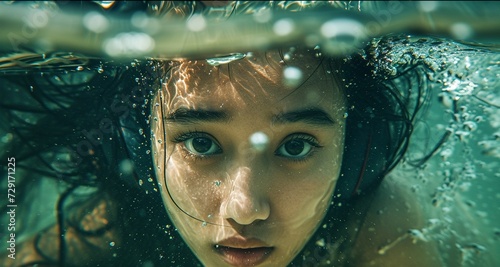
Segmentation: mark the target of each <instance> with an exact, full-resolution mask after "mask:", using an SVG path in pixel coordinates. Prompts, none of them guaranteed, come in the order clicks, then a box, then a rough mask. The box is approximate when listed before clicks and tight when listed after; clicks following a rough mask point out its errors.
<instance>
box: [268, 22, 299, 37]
mask: <svg viewBox="0 0 500 267" xmlns="http://www.w3.org/2000/svg"><path fill="white" fill-rule="evenodd" d="M294 28H295V25H294V24H293V21H292V20H291V19H280V20H278V21H276V22H275V23H274V25H273V31H274V33H276V34H277V35H279V36H285V35H288V34H290V33H291V32H292V31H293V29H294Z"/></svg>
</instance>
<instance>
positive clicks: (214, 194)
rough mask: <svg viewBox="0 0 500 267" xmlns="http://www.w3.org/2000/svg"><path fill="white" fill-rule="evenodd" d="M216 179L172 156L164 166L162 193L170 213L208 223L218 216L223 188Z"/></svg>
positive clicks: (215, 175)
mask: <svg viewBox="0 0 500 267" xmlns="http://www.w3.org/2000/svg"><path fill="white" fill-rule="evenodd" d="M217 177H218V175H217V174H215V173H214V172H213V171H210V170H199V169H196V168H192V166H191V165H190V164H188V163H186V160H185V159H184V158H183V157H182V156H180V155H174V156H172V157H171V158H170V159H169V160H168V161H167V163H166V174H165V177H164V181H163V183H164V184H165V190H168V192H164V199H165V197H167V198H168V199H165V200H169V201H167V207H168V210H169V213H170V214H171V215H172V213H178V214H180V215H181V216H184V217H189V216H187V215H190V216H193V217H195V218H196V219H199V220H201V221H207V222H211V220H212V219H213V218H214V215H215V214H218V212H219V207H220V203H221V194H222V193H221V192H222V191H223V187H224V185H222V184H221V183H219V182H218V181H219V180H221V179H218V178H217ZM170 198H171V199H170ZM185 213H187V214H185Z"/></svg>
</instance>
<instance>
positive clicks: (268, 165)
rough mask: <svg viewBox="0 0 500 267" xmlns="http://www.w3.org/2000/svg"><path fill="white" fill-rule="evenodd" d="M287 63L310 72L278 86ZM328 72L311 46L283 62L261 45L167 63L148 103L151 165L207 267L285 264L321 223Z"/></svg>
mask: <svg viewBox="0 0 500 267" xmlns="http://www.w3.org/2000/svg"><path fill="white" fill-rule="evenodd" d="M287 66H295V67H298V68H300V69H301V70H302V75H303V77H306V78H307V77H309V79H307V81H305V83H304V84H302V85H301V86H300V87H298V88H297V87H296V86H295V87H290V86H287V85H285V83H284V82H283V81H284V77H283V72H284V68H286V67H287ZM318 66H319V67H318ZM316 67H318V68H316ZM331 73H334V71H333V70H330V69H329V66H328V64H321V63H320V60H319V59H318V58H316V57H315V56H314V54H313V53H310V52H302V53H298V52H297V53H295V54H294V56H293V57H292V58H291V59H290V60H288V61H287V62H286V64H284V63H283V60H282V58H281V57H280V56H279V53H277V52H268V53H253V54H251V55H249V56H247V57H246V58H245V59H241V60H237V61H234V62H231V63H229V64H224V65H220V66H217V67H214V66H211V65H209V64H207V63H206V61H204V60H202V61H181V62H180V63H179V64H177V65H174V67H173V69H172V72H171V76H170V77H169V78H168V79H167V82H166V83H165V84H164V85H163V88H162V90H161V91H159V92H158V93H157V95H156V97H155V99H154V101H153V102H154V103H158V104H159V105H155V104H153V109H154V110H153V116H154V117H155V118H156V119H153V120H152V121H153V125H152V129H153V133H154V135H155V140H154V146H153V150H154V155H155V168H156V171H157V181H158V182H159V184H160V185H161V186H160V187H161V191H162V197H163V201H164V204H165V206H166V208H167V212H168V214H169V216H170V217H171V219H172V221H173V223H174V225H175V227H176V228H177V229H178V230H179V232H180V234H181V236H182V237H183V239H184V241H185V242H186V243H187V244H188V245H189V247H190V248H191V249H192V251H193V252H194V253H195V254H196V256H197V257H198V259H199V260H200V261H201V262H202V263H203V264H204V265H206V266H284V265H286V264H288V263H289V262H290V261H292V260H293V258H294V257H295V256H296V255H297V254H298V253H299V252H300V250H301V249H302V248H303V246H304V245H305V244H306V242H307V241H308V239H309V238H310V237H311V235H312V234H313V233H314V231H315V230H316V228H317V227H318V226H319V225H320V223H321V221H322V219H323V217H324V215H325V213H326V210H327V209H328V207H329V205H330V202H331V196H332V193H333V190H334V188H335V184H336V181H337V178H338V175H339V170H340V165H341V161H342V151H343V143H344V125H345V118H344V113H345V101H344V97H343V93H342V89H340V86H339V85H338V82H337V81H336V79H335V78H334V77H333V75H332V74H331ZM255 133H259V136H260V137H261V139H259V140H258V142H260V143H259V145H255V144H252V142H251V141H250V139H251V136H252V135H253V134H255ZM254 137H255V136H254Z"/></svg>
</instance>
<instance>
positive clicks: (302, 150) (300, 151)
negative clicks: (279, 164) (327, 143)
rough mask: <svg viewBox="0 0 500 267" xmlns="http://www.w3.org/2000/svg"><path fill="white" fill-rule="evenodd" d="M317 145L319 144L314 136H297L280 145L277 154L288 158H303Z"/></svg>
mask: <svg viewBox="0 0 500 267" xmlns="http://www.w3.org/2000/svg"><path fill="white" fill-rule="evenodd" d="M315 147H319V145H318V143H317V142H316V140H315V139H314V138H313V137H312V136H309V135H308V136H296V137H293V138H292V139H290V140H287V141H286V142H284V143H283V144H282V145H281V146H280V147H278V149H277V150H276V152H275V154H276V155H278V156H282V157H286V158H292V159H302V158H305V157H307V156H308V155H309V154H310V153H311V151H312V150H313V149H314V148H315Z"/></svg>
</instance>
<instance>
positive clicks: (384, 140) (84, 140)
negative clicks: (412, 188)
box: [0, 45, 426, 266]
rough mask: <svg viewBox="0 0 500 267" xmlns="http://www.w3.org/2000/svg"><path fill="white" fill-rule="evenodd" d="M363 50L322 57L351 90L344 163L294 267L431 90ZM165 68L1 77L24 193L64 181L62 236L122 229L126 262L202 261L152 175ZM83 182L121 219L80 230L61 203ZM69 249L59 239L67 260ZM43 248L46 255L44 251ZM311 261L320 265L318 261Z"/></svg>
mask: <svg viewBox="0 0 500 267" xmlns="http://www.w3.org/2000/svg"><path fill="white" fill-rule="evenodd" d="M366 52H367V53H366V54H355V55H352V56H350V57H348V58H346V59H325V60H328V61H329V62H330V64H332V65H331V68H332V69H338V70H340V73H339V74H338V78H339V79H340V80H341V81H342V83H343V84H344V86H345V93H346V99H347V106H348V117H347V130H346V141H345V150H344V159H343V164H342V169H341V177H340V178H339V182H338V184H337V187H336V190H335V193H334V199H333V203H332V207H331V208H330V209H329V212H328V214H327V215H326V218H325V220H324V225H325V226H326V227H320V229H319V230H318V231H317V233H316V234H315V236H314V237H313V238H312V239H311V241H310V243H309V244H308V245H307V246H306V248H305V249H304V253H303V254H302V257H301V256H298V257H297V258H296V260H295V261H294V262H293V264H294V265H302V266H303V265H304V264H306V263H311V261H312V260H311V258H310V257H307V256H304V255H307V254H308V253H309V252H310V251H311V250H312V249H315V248H316V247H317V246H316V245H315V244H314V243H315V242H316V241H317V240H319V239H320V238H321V237H325V236H329V235H332V234H333V232H334V231H335V230H334V229H336V228H335V227H334V225H336V222H338V221H342V217H341V215H339V214H341V213H340V212H339V208H338V207H339V206H343V207H346V206H348V205H349V202H350V201H353V200H355V199H356V197H357V196H359V195H363V194H364V193H365V192H370V191H373V190H374V189H375V188H376V187H377V185H378V184H379V183H380V182H381V181H382V179H383V178H384V176H385V175H386V174H387V173H388V172H389V171H390V170H391V169H392V168H393V167H394V166H395V165H396V164H397V163H398V161H399V160H400V159H401V158H402V156H403V154H404V152H405V150H406V147H407V145H408V140H409V137H410V135H411V131H412V121H413V120H414V118H415V114H416V112H417V111H418V110H419V109H420V108H421V107H422V105H423V102H422V101H423V100H425V97H423V95H424V94H425V89H426V86H425V82H424V79H423V78H422V73H421V69H420V68H419V67H418V66H413V67H409V68H408V69H406V70H402V71H401V72H399V73H400V74H398V75H393V76H391V75H388V74H387V73H377V71H376V70H377V65H376V64H378V61H377V60H378V58H377V57H376V56H374V55H379V53H382V52H383V51H381V50H380V48H377V47H376V46H373V45H370V46H368V48H367V49H366ZM48 56H50V55H48ZM54 57H61V55H54ZM82 64H83V63H82ZM166 64H167V63H165V62H157V61H138V60H134V61H132V62H128V63H126V64H124V63H115V62H103V61H101V60H93V59H89V60H87V61H86V62H85V63H84V64H83V65H82V66H78V67H75V66H71V67H68V66H67V64H66V65H65V64H61V65H57V66H46V67H38V68H35V67H32V68H24V69H23V68H20V69H22V70H23V71H21V72H20V71H18V70H16V68H10V70H6V71H4V72H3V73H2V75H1V76H0V84H2V89H3V91H2V92H3V93H2V94H3V95H4V97H3V98H2V99H1V100H0V109H1V117H0V120H1V125H2V127H4V128H3V129H1V130H2V131H3V132H5V133H7V135H6V137H4V140H3V141H4V143H3V144H2V145H3V146H4V147H3V148H2V150H3V151H2V156H3V157H4V158H5V157H9V156H15V157H16V162H17V167H18V168H19V169H22V170H24V172H25V174H24V177H23V178H22V180H20V183H19V185H18V188H19V190H20V191H22V192H28V191H29V190H32V188H35V187H36V186H37V185H39V182H40V181H41V180H42V179H38V177H48V178H54V179H56V180H58V181H64V182H65V183H66V184H67V187H66V188H67V189H66V192H65V193H63V194H62V195H61V197H60V199H59V202H58V205H57V214H58V215H57V216H58V218H57V223H58V224H59V226H60V229H62V230H61V231H64V229H65V226H68V225H69V226H71V227H73V228H74V229H76V231H77V232H78V233H80V234H82V235H87V236H88V235H95V236H99V235H102V234H103V232H105V231H107V230H109V228H110V227H121V228H123V229H126V233H127V234H126V235H124V236H123V238H124V241H123V244H125V245H124V246H120V247H117V248H116V253H117V257H116V258H115V259H110V262H111V261H114V260H116V261H119V264H120V265H121V266H136V265H138V264H139V263H140V262H142V263H144V262H146V261H151V262H152V263H154V264H155V265H156V264H163V265H168V266H174V265H179V266H186V264H188V265H196V264H199V263H198V262H197V261H196V260H195V259H194V257H192V256H191V255H192V254H191V252H190V250H189V248H187V246H186V245H185V244H184V242H180V241H179V242H175V243H174V241H172V240H171V238H172V239H174V240H175V239H178V240H179V238H180V237H179V236H178V235H177V234H176V233H174V232H175V231H174V227H173V226H172V224H171V222H170V220H169V218H168V216H167V214H166V210H165V208H164V207H163V202H162V200H161V197H160V194H159V193H158V189H157V185H156V182H155V181H156V179H154V170H153V163H152V153H151V152H150V151H151V132H150V129H149V121H150V120H151V119H152V118H151V116H150V114H151V103H150V101H151V99H152V96H153V95H154V92H155V90H158V89H159V88H160V84H161V83H162V77H164V73H163V70H164V68H165V66H166ZM167 69H168V67H167ZM335 75H337V74H335ZM4 173H6V172H4ZM83 186H88V187H94V188H97V191H96V193H94V194H93V195H92V196H91V197H93V198H99V197H102V198H106V197H109V199H111V200H110V201H111V202H113V203H114V204H113V205H116V207H117V210H118V218H117V220H116V221H115V222H111V223H110V224H108V225H106V226H103V227H101V228H98V229H91V230H88V229H87V230H84V229H83V227H82V226H81V224H80V221H81V219H82V218H83V216H85V214H80V213H78V212H76V210H77V209H76V208H72V207H75V206H77V205H76V204H73V205H68V204H66V203H65V202H66V200H67V197H68V196H69V195H71V194H72V193H73V192H75V190H78V188H80V187H83ZM23 194H24V193H19V195H23ZM89 198H90V197H89ZM106 199H107V198H106ZM3 207H6V205H4V206H3ZM61 234H64V232H62V233H61ZM131 244H133V245H131ZM172 244H175V245H172ZM65 245H66V244H65V242H64V238H61V239H60V247H59V257H60V259H62V261H65V257H66V256H65V255H66V253H67V252H66V247H65ZM39 252H40V254H41V255H44V254H43V249H41V248H39ZM130 255H137V257H136V258H131V257H130ZM160 255H161V256H160ZM46 260H47V263H52V264H55V263H56V261H55V260H54V259H50V258H48V257H47V259H46ZM314 261H316V263H318V259H314ZM113 264H117V263H113Z"/></svg>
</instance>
